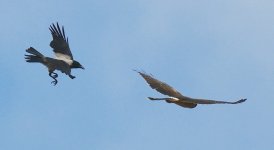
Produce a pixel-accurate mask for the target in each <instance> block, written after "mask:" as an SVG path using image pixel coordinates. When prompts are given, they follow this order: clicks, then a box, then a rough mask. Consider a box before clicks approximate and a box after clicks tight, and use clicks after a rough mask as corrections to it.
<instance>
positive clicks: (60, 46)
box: [25, 23, 84, 85]
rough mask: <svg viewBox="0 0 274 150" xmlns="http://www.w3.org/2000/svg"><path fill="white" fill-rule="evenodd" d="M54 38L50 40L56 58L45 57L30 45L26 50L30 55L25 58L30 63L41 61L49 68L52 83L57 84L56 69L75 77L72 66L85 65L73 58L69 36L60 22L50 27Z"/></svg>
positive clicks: (72, 77)
mask: <svg viewBox="0 0 274 150" xmlns="http://www.w3.org/2000/svg"><path fill="white" fill-rule="evenodd" d="M49 30H50V32H51V35H52V38H53V40H52V41H51V42H50V47H52V48H53V52H54V53H55V56H56V58H50V57H45V56H44V55H43V54H41V53H40V52H38V51H37V50H36V49H34V48H33V47H30V48H28V49H27V50H26V52H28V53H30V55H29V54H28V55H25V59H26V61H27V62H30V63H41V64H43V65H45V66H46V67H47V68H48V71H49V76H50V77H51V78H52V79H53V80H54V81H52V82H51V83H52V84H54V85H56V84H57V82H58V81H57V79H56V78H57V77H58V74H57V73H55V72H54V71H55V70H59V71H61V72H62V73H65V74H66V75H68V76H69V77H70V78H71V79H74V78H75V76H73V75H71V69H72V68H82V69H84V67H83V66H82V65H81V64H80V63H79V62H78V61H76V60H73V56H72V53H71V51H70V48H69V42H68V38H67V37H66V35H65V30H64V27H63V26H62V30H61V28H60V27H59V24H58V23H56V25H55V24H52V25H51V26H50V28H49Z"/></svg>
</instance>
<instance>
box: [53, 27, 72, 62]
mask: <svg viewBox="0 0 274 150" xmlns="http://www.w3.org/2000/svg"><path fill="white" fill-rule="evenodd" d="M49 30H50V32H51V35H52V38H53V40H52V41H51V42H50V46H51V47H52V48H53V52H54V53H55V54H57V53H59V54H62V55H63V58H68V59H71V60H73V56H72V53H71V51H70V48H69V42H68V38H67V37H66V34H65V30H64V27H62V30H61V28H60V26H59V24H58V23H56V25H55V24H52V25H51V26H50V28H49ZM59 56H60V55H59ZM59 56H58V55H56V57H57V58H58V57H59Z"/></svg>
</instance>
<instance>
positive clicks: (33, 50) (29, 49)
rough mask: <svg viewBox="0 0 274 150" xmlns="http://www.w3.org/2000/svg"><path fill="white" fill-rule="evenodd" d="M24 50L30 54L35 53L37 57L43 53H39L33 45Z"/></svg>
mask: <svg viewBox="0 0 274 150" xmlns="http://www.w3.org/2000/svg"><path fill="white" fill-rule="evenodd" d="M26 52H28V53H30V54H33V55H36V56H39V57H44V55H43V54H41V53H40V52H38V51H37V50H36V49H34V48H33V47H30V48H28V49H27V50H26Z"/></svg>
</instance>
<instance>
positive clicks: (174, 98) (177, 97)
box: [134, 70, 246, 108]
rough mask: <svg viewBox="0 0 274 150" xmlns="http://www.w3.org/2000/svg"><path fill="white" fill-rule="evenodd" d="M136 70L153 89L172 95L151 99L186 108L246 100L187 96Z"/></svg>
mask: <svg viewBox="0 0 274 150" xmlns="http://www.w3.org/2000/svg"><path fill="white" fill-rule="evenodd" d="M134 71H136V70H134ZM136 72H138V73H139V74H140V75H141V76H142V77H143V78H144V79H145V80H146V82H147V83H148V84H149V86H150V87H151V88H152V89H155V90H157V91H158V92H160V93H162V94H164V95H168V96H170V97H168V98H152V97H148V99H150V100H165V101H166V102H167V103H175V104H177V105H179V106H182V107H186V108H194V107H196V106H197V104H238V103H242V102H244V101H246V99H240V100H238V101H236V102H227V101H216V100H208V99H198V98H190V97H186V96H183V95H182V94H181V93H180V92H178V91H177V90H175V89H174V88H173V87H171V86H170V85H168V84H166V83H164V82H162V81H159V80H157V79H155V78H153V77H152V76H151V75H148V74H146V73H144V72H140V71H136Z"/></svg>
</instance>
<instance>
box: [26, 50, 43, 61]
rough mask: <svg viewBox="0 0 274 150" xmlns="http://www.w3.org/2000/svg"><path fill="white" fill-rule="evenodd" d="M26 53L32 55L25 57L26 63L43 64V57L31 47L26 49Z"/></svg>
mask: <svg viewBox="0 0 274 150" xmlns="http://www.w3.org/2000/svg"><path fill="white" fill-rule="evenodd" d="M26 52H28V53H30V54H32V55H25V59H26V61H27V62H40V63H42V62H43V58H44V55H42V54H41V53H40V52H38V51H37V50H36V49H34V48H33V47H30V48H28V49H27V50H26Z"/></svg>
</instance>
